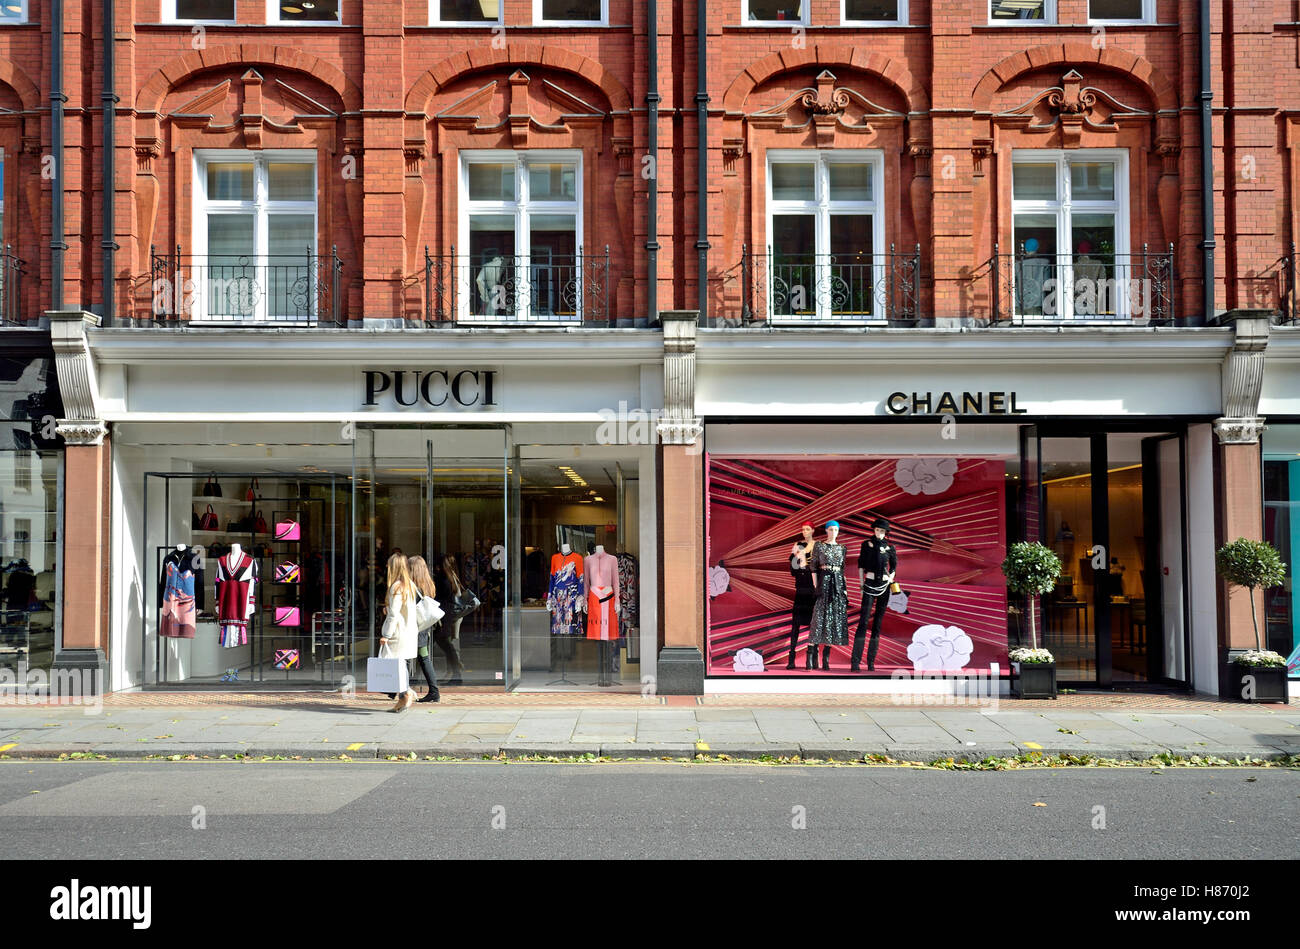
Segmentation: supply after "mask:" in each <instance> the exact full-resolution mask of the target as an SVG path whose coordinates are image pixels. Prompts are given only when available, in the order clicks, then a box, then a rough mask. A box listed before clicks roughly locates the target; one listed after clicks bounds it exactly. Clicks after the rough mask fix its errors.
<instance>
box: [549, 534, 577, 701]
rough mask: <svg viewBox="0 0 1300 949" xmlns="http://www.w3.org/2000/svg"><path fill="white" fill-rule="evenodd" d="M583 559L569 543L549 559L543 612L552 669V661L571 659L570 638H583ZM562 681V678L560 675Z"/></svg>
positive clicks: (571, 644) (571, 647) (563, 545)
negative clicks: (546, 614)
mask: <svg viewBox="0 0 1300 949" xmlns="http://www.w3.org/2000/svg"><path fill="white" fill-rule="evenodd" d="M582 574H583V570H582V557H581V556H580V555H579V554H576V553H574V551H573V548H572V547H571V546H570V545H569V544H561V545H560V551H559V553H557V554H554V555H552V557H551V579H550V584H549V585H548V587H547V589H546V609H547V610H548V611H549V612H550V614H551V669H552V671H554V669H555V660H556V659H557V658H558V659H559V660H560V661H561V662H568V661H569V660H570V659H572V658H573V650H574V646H573V638H574V637H577V636H581V635H582V611H583V608H584V603H583V601H584V594H585V587H584V583H583V575H582ZM561 678H562V679H563V676H561Z"/></svg>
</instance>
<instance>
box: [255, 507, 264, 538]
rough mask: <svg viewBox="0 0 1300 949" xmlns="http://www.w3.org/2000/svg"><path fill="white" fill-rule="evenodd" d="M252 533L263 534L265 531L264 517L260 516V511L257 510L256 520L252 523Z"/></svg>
mask: <svg viewBox="0 0 1300 949" xmlns="http://www.w3.org/2000/svg"><path fill="white" fill-rule="evenodd" d="M253 533H254V534H265V533H266V518H264V517H263V516H262V512H261V511H258V512H257V520H256V522H255V523H254V524H253Z"/></svg>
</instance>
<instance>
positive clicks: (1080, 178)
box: [1070, 161, 1115, 201]
mask: <svg viewBox="0 0 1300 949" xmlns="http://www.w3.org/2000/svg"><path fill="white" fill-rule="evenodd" d="M1070 194H1071V196H1072V197H1073V198H1074V200H1076V201H1114V200H1115V164H1114V162H1109V161H1087V162H1071V163H1070Z"/></svg>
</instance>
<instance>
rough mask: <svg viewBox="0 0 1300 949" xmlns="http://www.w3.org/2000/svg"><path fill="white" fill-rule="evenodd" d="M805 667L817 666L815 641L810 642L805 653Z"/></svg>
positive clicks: (812, 667) (814, 667) (813, 667)
mask: <svg viewBox="0 0 1300 949" xmlns="http://www.w3.org/2000/svg"><path fill="white" fill-rule="evenodd" d="M803 667H804V668H805V669H816V668H817V646H816V644H814V643H809V644H808V649H807V650H806V651H805V652H804V654H803Z"/></svg>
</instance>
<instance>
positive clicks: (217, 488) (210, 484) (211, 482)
mask: <svg viewBox="0 0 1300 949" xmlns="http://www.w3.org/2000/svg"><path fill="white" fill-rule="evenodd" d="M203 496H204V497H205V498H219V497H221V482H219V481H218V480H217V479H216V478H215V477H213V476H212V475H208V481H207V483H206V484H205V485H203Z"/></svg>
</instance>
